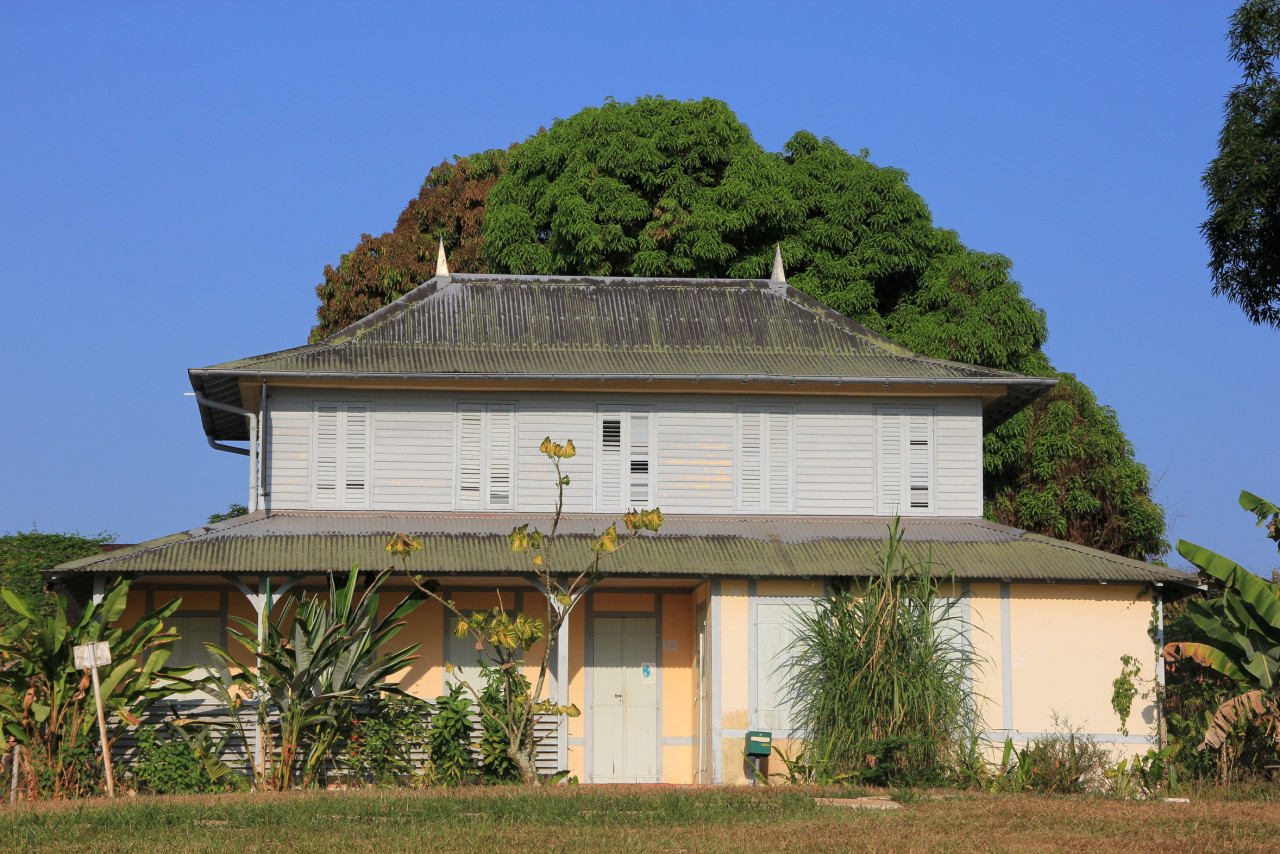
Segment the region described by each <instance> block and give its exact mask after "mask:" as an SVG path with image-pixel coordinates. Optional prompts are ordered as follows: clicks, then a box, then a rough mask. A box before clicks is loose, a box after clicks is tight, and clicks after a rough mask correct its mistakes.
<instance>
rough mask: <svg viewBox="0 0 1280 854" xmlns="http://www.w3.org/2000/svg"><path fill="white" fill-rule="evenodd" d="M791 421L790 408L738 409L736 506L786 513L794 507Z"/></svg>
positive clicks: (792, 420)
mask: <svg viewBox="0 0 1280 854" xmlns="http://www.w3.org/2000/svg"><path fill="white" fill-rule="evenodd" d="M793 424H794V419H793V416H792V413H791V411H790V410H783V409H776V410H765V411H760V410H751V409H743V410H739V412H738V459H737V470H738V509H739V510H743V511H746V512H748V513H763V512H770V513H785V512H789V511H790V510H792V509H793V508H794V507H795V432H794V430H793Z"/></svg>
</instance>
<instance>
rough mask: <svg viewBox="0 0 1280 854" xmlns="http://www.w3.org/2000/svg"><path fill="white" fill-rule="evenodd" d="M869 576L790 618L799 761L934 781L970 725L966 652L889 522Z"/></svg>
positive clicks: (829, 772) (827, 773)
mask: <svg viewBox="0 0 1280 854" xmlns="http://www.w3.org/2000/svg"><path fill="white" fill-rule="evenodd" d="M878 570H879V571H878V574H877V575H875V576H874V577H873V578H871V579H870V580H869V581H867V582H865V583H862V584H859V585H856V586H853V587H851V588H849V589H846V590H842V591H838V592H837V593H836V594H835V595H834V596H831V597H829V598H827V599H824V600H821V601H819V603H818V605H817V607H816V608H815V609H813V610H801V611H797V612H796V614H795V620H796V623H797V627H798V632H797V637H796V640H795V642H794V643H793V644H792V646H791V648H790V652H791V654H792V660H791V662H790V665H789V666H790V676H791V697H792V700H793V702H794V703H795V704H796V706H797V708H799V710H800V717H801V720H802V721H803V723H804V725H805V728H806V729H807V730H808V731H809V744H808V757H807V758H806V760H805V761H806V762H807V763H808V764H811V765H813V766H815V767H816V768H819V769H822V770H820V771H819V772H816V773H819V775H820V776H822V777H824V778H838V777H845V778H847V779H851V780H856V781H866V782H876V783H880V784H884V785H888V784H894V785H911V784H930V783H935V782H938V781H940V780H942V779H943V778H944V777H946V776H947V775H948V774H949V770H950V767H951V765H953V764H954V763H955V762H957V761H959V759H960V757H961V755H962V753H963V750H964V746H965V744H966V742H967V741H968V736H969V733H970V731H971V730H972V728H973V722H974V711H973V704H972V698H971V697H970V694H969V690H968V685H967V679H966V676H967V670H968V668H969V667H970V665H971V664H972V659H973V657H972V653H971V652H970V649H969V647H968V644H967V643H966V641H965V639H964V635H963V632H962V631H960V626H959V625H958V620H959V615H958V614H956V613H955V612H954V603H950V602H947V601H946V600H944V599H943V598H942V597H940V595H939V583H940V582H939V580H938V579H935V578H933V577H932V575H931V562H930V561H929V560H928V559H926V560H924V561H922V562H918V563H916V562H912V561H911V560H909V559H908V557H907V556H906V554H905V553H904V551H903V549H902V534H901V531H900V529H899V527H898V520H897V519H895V520H894V521H893V522H892V523H891V524H890V527H889V537H888V539H887V540H886V541H885V546H884V550H883V552H882V554H881V555H880V557H879V567H878ZM823 766H826V767H825V768H823Z"/></svg>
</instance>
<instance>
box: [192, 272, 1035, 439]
mask: <svg viewBox="0 0 1280 854" xmlns="http://www.w3.org/2000/svg"><path fill="white" fill-rule="evenodd" d="M190 375H191V384H192V387H193V388H195V390H196V391H197V392H199V393H201V394H203V395H205V396H206V397H207V398H209V399H211V400H216V401H219V402H222V403H228V404H232V405H236V406H238V405H240V402H241V401H240V381H241V380H242V379H259V378H260V379H265V380H274V381H288V380H289V379H308V380H314V379H351V380H368V379H380V380H386V379H406V380H408V379H452V380H463V381H465V380H467V379H473V380H480V379H483V380H515V379H521V380H529V379H535V380H548V381H565V380H603V381H609V380H631V381H646V380H649V381H652V380H668V381H672V380H674V381H701V380H725V381H733V382H742V383H746V384H748V385H750V384H753V383H779V382H787V383H826V384H848V383H876V384H882V385H889V386H899V385H901V386H904V387H908V388H904V390H903V393H904V394H910V393H911V392H910V389H909V387H910V386H916V387H919V386H922V385H928V386H937V385H965V386H972V387H975V393H976V389H977V388H980V387H982V386H998V387H1001V388H1002V390H1003V394H1002V395H1001V396H1000V397H999V398H998V399H997V400H995V401H994V402H993V403H991V404H990V405H989V406H988V407H987V409H986V411H985V419H986V424H987V427H988V429H990V428H991V427H993V426H995V425H996V424H998V423H1000V422H1001V421H1003V420H1005V419H1006V418H1008V417H1009V416H1010V415H1012V414H1013V413H1014V412H1016V411H1018V410H1019V409H1021V408H1022V407H1023V406H1025V405H1026V404H1027V403H1029V402H1030V401H1032V400H1034V399H1035V398H1036V397H1038V396H1039V395H1041V394H1043V393H1044V392H1045V391H1047V390H1048V389H1049V388H1051V387H1052V386H1053V385H1054V384H1055V383H1056V382H1057V381H1056V380H1054V379H1050V378H1045V377H1028V376H1023V375H1020V374H1014V373H1009V372H1006V371H997V370H993V369H991V368H982V367H977V366H974V365H966V364H961V363H959V362H948V361H944V360H941V359H930V358H927V357H925V356H921V355H918V354H915V353H912V352H910V351H909V350H907V349H905V348H903V347H900V346H898V345H897V344H895V343H893V342H892V341H890V340H889V339H887V338H885V337H884V336H882V335H879V334H877V333H875V332H872V331H871V330H870V329H867V328H866V327H865V326H862V325H860V324H858V323H855V322H853V321H852V320H849V319H848V318H847V317H845V316H844V315H842V314H840V313H839V312H836V311H833V310H832V309H830V308H827V307H826V306H825V305H823V304H822V303H820V302H818V301H817V300H815V299H813V298H812V297H809V296H807V295H806V294H804V293H802V292H800V291H798V290H796V289H794V288H792V287H789V286H787V285H785V284H784V283H781V282H770V281H768V280H763V279H640V278H593V277H544V276H499V275H479V274H477V275H465V274H457V275H453V276H451V277H438V278H433V279H431V280H430V281H428V282H426V283H425V284H423V285H421V286H419V287H417V288H415V289H414V290H412V291H410V292H409V293H407V294H405V295H404V296H403V297H401V298H400V299H398V300H396V301H395V302H393V303H391V304H390V305H387V306H384V307H383V308H381V309H379V310H378V311H376V312H374V313H373V314H371V315H369V316H368V317H366V318H364V319H363V320H361V321H359V322H357V323H354V324H352V325H351V326H348V327H347V328H346V329H343V330H341V331H340V332H337V333H335V334H334V335H331V336H330V337H328V338H326V339H324V340H323V341H321V342H319V343H317V344H310V345H307V346H305V347H296V348H294V349H291V350H282V351H280V352H277V353H268V354H265V355H262V356H254V357H251V358H247V359H238V360H236V361H231V362H224V363H222V364H219V365H212V366H210V367H207V368H198V369H192V370H191V371H190ZM606 390H607V389H606ZM744 390H747V389H744ZM201 417H202V418H203V420H204V426H205V432H206V433H207V434H208V435H209V436H210V437H211V438H213V439H219V440H226V439H247V438H248V433H247V427H246V425H245V420H244V418H243V417H241V416H239V415H236V414H234V413H230V412H223V411H219V410H216V409H213V408H210V407H205V406H202V407H201Z"/></svg>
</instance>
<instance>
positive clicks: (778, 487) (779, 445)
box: [764, 412, 794, 512]
mask: <svg viewBox="0 0 1280 854" xmlns="http://www.w3.org/2000/svg"><path fill="white" fill-rule="evenodd" d="M764 418H765V421H766V423H767V424H768V431H767V433H768V443H769V444H768V488H767V489H768V491H767V493H766V496H767V500H768V503H769V508H768V509H769V510H770V511H773V512H785V511H788V510H790V509H791V496H792V494H793V493H794V489H793V488H792V466H791V446H792V440H791V413H789V412H768V413H765V415H764Z"/></svg>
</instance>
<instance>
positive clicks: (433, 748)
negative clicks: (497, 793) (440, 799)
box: [427, 683, 476, 786]
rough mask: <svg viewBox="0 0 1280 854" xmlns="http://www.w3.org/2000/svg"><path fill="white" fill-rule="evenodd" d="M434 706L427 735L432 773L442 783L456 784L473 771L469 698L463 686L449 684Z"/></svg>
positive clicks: (465, 780)
mask: <svg viewBox="0 0 1280 854" xmlns="http://www.w3.org/2000/svg"><path fill="white" fill-rule="evenodd" d="M435 706H436V712H435V714H434V715H432V716H431V725H430V727H429V728H428V734H427V745H428V747H429V748H430V753H431V769H432V773H433V774H434V777H435V779H436V781H437V782H439V783H441V784H442V785H445V786H460V785H462V784H463V783H465V782H468V781H469V780H470V779H471V778H472V777H473V776H474V775H475V772H476V763H475V759H474V758H473V757H472V755H471V729H472V726H471V699H470V698H469V697H468V696H467V689H466V686H464V685H463V684H461V683H454V684H453V685H450V686H449V687H448V688H447V689H446V690H445V693H443V694H441V695H440V696H439V697H436V703H435Z"/></svg>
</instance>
